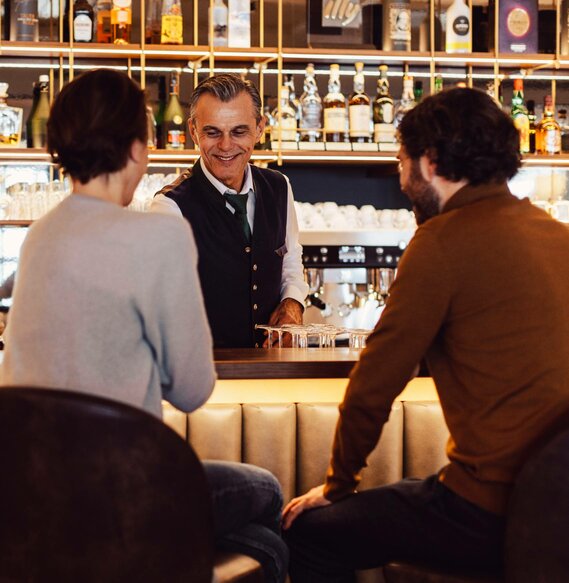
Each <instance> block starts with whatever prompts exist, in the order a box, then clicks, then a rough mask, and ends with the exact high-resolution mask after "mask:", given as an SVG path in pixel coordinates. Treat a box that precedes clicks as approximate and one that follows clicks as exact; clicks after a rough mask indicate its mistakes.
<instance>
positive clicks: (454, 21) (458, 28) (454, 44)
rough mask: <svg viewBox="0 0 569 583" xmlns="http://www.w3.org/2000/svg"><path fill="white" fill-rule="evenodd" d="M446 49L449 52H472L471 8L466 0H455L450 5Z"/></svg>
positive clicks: (447, 19) (447, 18)
mask: <svg viewBox="0 0 569 583" xmlns="http://www.w3.org/2000/svg"><path fill="white" fill-rule="evenodd" d="M445 49H446V52H447V53H470V52H472V27H471V25H470V8H469V7H468V5H467V4H466V2H465V1H464V0H454V2H453V3H452V4H451V5H450V6H449V7H448V10H447V17H446V45H445Z"/></svg>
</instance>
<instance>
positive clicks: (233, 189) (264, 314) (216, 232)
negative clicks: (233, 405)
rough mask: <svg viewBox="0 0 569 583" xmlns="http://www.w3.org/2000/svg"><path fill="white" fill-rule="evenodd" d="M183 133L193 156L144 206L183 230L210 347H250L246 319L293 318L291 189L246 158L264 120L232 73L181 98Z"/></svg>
mask: <svg viewBox="0 0 569 583" xmlns="http://www.w3.org/2000/svg"><path fill="white" fill-rule="evenodd" d="M188 124H189V129H190V134H191V136H192V139H193V140H194V142H195V143H196V144H197V145H198V146H199V148H200V152H201V155H202V156H201V158H200V159H199V160H198V161H197V162H196V164H195V165H194V167H193V168H192V169H191V170H186V171H185V172H184V173H182V174H181V175H180V177H179V178H178V179H177V180H176V181H175V182H173V183H172V184H170V185H168V186H166V187H165V188H163V189H162V190H161V191H160V192H159V193H158V194H157V195H156V197H155V198H154V200H153V202H152V206H151V210H152V211H155V212H162V213H172V214H177V215H179V214H180V213H181V214H182V215H183V216H184V217H185V218H186V219H187V220H188V221H189V223H190V224H191V226H192V229H193V232H194V237H195V240H196V244H197V247H198V253H199V263H198V270H199V276H200V281H201V286H202V291H203V295H204V300H205V306H206V311H207V315H208V319H209V324H210V326H211V331H212V334H213V340H214V346H215V347H216V348H225V347H231V348H237V347H253V346H255V347H258V346H260V345H261V343H262V342H263V337H262V335H261V334H260V333H259V332H256V331H255V324H266V323H269V324H271V325H283V324H301V323H302V313H303V311H304V298H305V297H306V294H307V293H308V286H307V285H306V283H305V282H304V277H303V266H302V247H301V245H300V244H299V242H298V223H297V220H296V213H295V209H294V199H293V195H292V189H291V186H290V183H289V181H288V179H287V178H286V177H285V176H284V175H283V174H281V173H280V172H276V171H274V170H267V169H260V168H257V167H255V166H252V165H250V164H249V159H250V158H251V154H252V152H253V148H254V146H255V144H256V143H257V142H258V140H259V138H260V137H261V135H262V133H263V130H264V127H265V119H264V117H263V116H262V115H261V99H260V97H259V93H258V91H257V89H256V87H255V86H254V85H253V84H252V83H251V82H249V81H243V80H242V79H241V78H240V77H239V76H237V75H231V74H224V75H217V76H214V77H210V78H208V79H206V80H204V81H202V82H201V83H200V84H199V85H198V86H197V87H196V88H195V90H194V92H193V94H192V97H191V100H190V119H189V121H188Z"/></svg>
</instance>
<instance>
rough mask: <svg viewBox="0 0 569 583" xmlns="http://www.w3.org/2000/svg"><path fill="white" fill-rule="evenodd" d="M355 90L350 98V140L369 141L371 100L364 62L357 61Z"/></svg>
mask: <svg viewBox="0 0 569 583" xmlns="http://www.w3.org/2000/svg"><path fill="white" fill-rule="evenodd" d="M355 68H356V73H355V75H354V91H353V93H352V94H351V95H350V98H349V100H348V116H349V121H350V141H351V142H369V141H370V139H371V136H370V120H371V100H370V98H369V95H368V94H367V93H366V92H365V77H364V64H363V63H355Z"/></svg>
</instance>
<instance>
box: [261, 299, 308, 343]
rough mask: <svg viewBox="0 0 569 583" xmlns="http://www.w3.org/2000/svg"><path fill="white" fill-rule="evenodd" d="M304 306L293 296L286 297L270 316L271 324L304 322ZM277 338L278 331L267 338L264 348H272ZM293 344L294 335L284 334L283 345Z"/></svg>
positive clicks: (280, 324)
mask: <svg viewBox="0 0 569 583" xmlns="http://www.w3.org/2000/svg"><path fill="white" fill-rule="evenodd" d="M303 312H304V306H303V305H302V304H301V303H300V302H297V301H296V300H293V299H292V298H285V299H284V300H283V301H282V302H281V303H280V304H279V305H278V306H277V307H276V308H275V310H274V311H273V313H272V314H271V317H270V318H269V326H282V325H283V324H302V313H303ZM276 339H277V335H276V333H275V334H273V338H269V337H268V336H267V339H266V340H265V342H264V343H263V348H270V347H271V346H272V345H273V342H274V341H275V340H276ZM291 344H292V336H291V335H290V334H284V335H283V346H287V347H290V345H291Z"/></svg>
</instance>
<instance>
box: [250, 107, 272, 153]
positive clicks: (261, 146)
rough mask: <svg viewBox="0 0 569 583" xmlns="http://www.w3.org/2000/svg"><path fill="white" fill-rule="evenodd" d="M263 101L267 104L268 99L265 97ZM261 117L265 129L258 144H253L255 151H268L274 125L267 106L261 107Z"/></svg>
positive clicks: (269, 108)
mask: <svg viewBox="0 0 569 583" xmlns="http://www.w3.org/2000/svg"><path fill="white" fill-rule="evenodd" d="M263 101H264V102H265V103H267V101H268V97H267V96H265V97H264V99H263ZM263 117H264V118H265V129H264V131H263V136H262V137H261V140H260V142H258V143H256V144H255V148H256V149H257V150H268V149H270V147H271V130H272V127H273V126H274V125H275V120H274V119H273V115H272V114H271V107H270V106H269V105H265V106H264V107H263Z"/></svg>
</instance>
